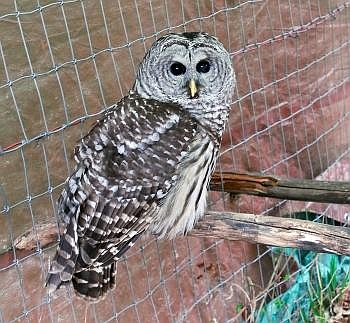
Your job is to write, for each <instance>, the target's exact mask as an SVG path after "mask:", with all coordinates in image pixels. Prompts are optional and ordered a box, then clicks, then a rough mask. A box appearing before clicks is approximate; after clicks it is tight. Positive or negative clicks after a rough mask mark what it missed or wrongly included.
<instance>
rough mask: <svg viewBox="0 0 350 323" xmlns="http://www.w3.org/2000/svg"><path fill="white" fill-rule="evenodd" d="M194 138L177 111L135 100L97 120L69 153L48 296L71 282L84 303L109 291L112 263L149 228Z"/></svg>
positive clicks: (193, 126)
mask: <svg viewBox="0 0 350 323" xmlns="http://www.w3.org/2000/svg"><path fill="white" fill-rule="evenodd" d="M198 135H199V132H198V125H197V123H196V121H195V120H194V119H193V118H192V117H191V116H190V115H189V114H188V113H186V111H183V110H182V109H181V108H180V107H178V106H176V105H172V104H166V103H161V102H157V101H155V100H151V99H144V98H140V97H138V96H136V95H130V96H128V97H126V98H124V99H123V100H122V101H120V102H119V103H118V104H117V105H116V107H115V108H114V109H112V111H110V112H109V113H108V114H106V115H105V117H104V118H103V119H102V120H101V121H99V122H97V123H96V125H95V126H94V127H93V128H92V130H91V131H90V132H89V134H88V135H87V136H85V137H84V138H83V139H82V142H81V144H80V145H79V146H78V147H77V148H76V150H75V159H76V162H77V169H76V171H75V172H74V173H73V175H72V176H71V177H70V178H69V179H68V181H67V184H66V187H65V189H64V190H63V192H62V195H61V197H60V199H59V214H60V216H61V218H62V222H63V223H64V224H65V232H64V234H63V235H62V237H61V241H60V244H59V247H58V251H57V253H56V256H55V258H54V259H53V262H52V265H51V269H50V274H49V277H48V283H47V285H48V286H49V289H50V290H51V291H52V290H55V289H57V288H58V287H59V286H60V285H61V284H65V283H68V282H69V281H70V280H72V278H73V285H74V287H75V288H76V290H77V291H78V293H80V294H82V295H87V296H89V297H91V298H95V296H96V295H97V297H99V296H101V294H103V293H104V292H105V290H107V289H108V288H110V287H112V284H114V276H113V275H112V271H113V268H115V264H114V262H115V260H117V259H118V258H120V257H121V256H122V255H123V253H125V252H126V251H127V250H128V249H129V248H130V247H131V246H132V245H133V244H134V243H135V241H136V239H137V238H138V237H139V236H140V235H141V234H142V233H143V232H144V231H145V230H146V229H147V228H148V226H149V225H150V223H152V220H153V219H154V217H155V215H156V213H157V211H158V209H159V207H160V205H161V203H162V200H163V199H164V198H165V197H166V196H167V194H168V193H169V191H170V190H171V189H172V187H174V186H175V184H176V181H177V174H176V167H177V165H178V164H179V162H180V161H181V160H183V159H185V158H186V155H187V153H188V150H189V145H190V143H191V142H192V141H193V140H194V138H196V137H198ZM101 277H102V278H101ZM96 280H97V282H96ZM104 282H107V284H105V283H104ZM89 285H90V287H91V285H93V288H95V289H94V290H93V292H92V291H91V288H89ZM96 286H97V287H96ZM106 286H107V287H106ZM103 289H105V290H103Z"/></svg>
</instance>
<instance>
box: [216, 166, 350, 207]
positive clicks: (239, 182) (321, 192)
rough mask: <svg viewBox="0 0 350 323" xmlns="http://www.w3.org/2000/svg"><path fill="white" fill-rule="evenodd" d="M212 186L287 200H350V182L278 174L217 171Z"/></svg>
mask: <svg viewBox="0 0 350 323" xmlns="http://www.w3.org/2000/svg"><path fill="white" fill-rule="evenodd" d="M210 189H211V190H213V191H225V192H229V193H235V194H249V195H257V196H264V197H275V198H279V199H286V200H299V201H311V202H321V203H337V204H349V203H350V182H329V181H317V180H309V179H281V178H278V177H274V176H261V175H254V174H241V173H232V172H223V173H214V174H213V176H212V178H211V182H210Z"/></svg>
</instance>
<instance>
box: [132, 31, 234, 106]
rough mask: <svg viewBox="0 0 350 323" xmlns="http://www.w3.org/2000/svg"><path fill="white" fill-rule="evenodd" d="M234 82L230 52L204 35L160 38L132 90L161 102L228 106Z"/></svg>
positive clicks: (194, 33)
mask: <svg viewBox="0 0 350 323" xmlns="http://www.w3.org/2000/svg"><path fill="white" fill-rule="evenodd" d="M234 83H235V77H234V72H233V68H232V64H231V59H230V55H229V53H228V52H227V51H226V49H225V48H224V46H223V45H222V44H221V43H220V42H219V41H218V39H217V38H215V37H213V36H210V35H208V34H206V33H202V32H187V33H182V34H168V35H165V36H163V37H161V38H159V39H158V40H157V41H156V42H155V43H154V44H153V45H152V47H151V48H150V50H149V51H148V53H147V54H146V56H145V58H144V59H143V61H142V62H141V64H140V66H139V69H138V73H137V77H136V81H135V84H134V87H133V90H134V91H136V92H137V93H138V94H139V95H141V96H143V97H146V98H152V99H156V100H158V101H161V102H171V103H177V104H180V105H181V106H184V107H186V106H192V107H193V106H194V105H198V104H200V103H209V102H210V103H212V104H215V103H216V104H225V103H226V104H227V103H228V102H229V101H230V99H231V97H232V91H233V86H234Z"/></svg>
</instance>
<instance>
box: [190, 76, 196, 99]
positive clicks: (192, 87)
mask: <svg viewBox="0 0 350 323" xmlns="http://www.w3.org/2000/svg"><path fill="white" fill-rule="evenodd" d="M188 87H189V90H190V96H191V99H193V98H195V97H196V96H198V89H197V85H196V82H195V80H194V79H191V80H190V82H189V83H188Z"/></svg>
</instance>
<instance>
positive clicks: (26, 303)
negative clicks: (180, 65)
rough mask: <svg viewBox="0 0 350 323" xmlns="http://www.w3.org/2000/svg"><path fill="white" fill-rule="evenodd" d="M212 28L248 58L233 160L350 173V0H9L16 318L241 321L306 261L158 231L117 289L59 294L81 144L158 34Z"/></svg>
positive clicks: (0, 279) (303, 171) (3, 179)
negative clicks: (55, 281)
mask: <svg viewBox="0 0 350 323" xmlns="http://www.w3.org/2000/svg"><path fill="white" fill-rule="evenodd" d="M197 30H201V31H206V32H208V33H210V34H214V35H216V36H217V37H218V38H219V39H220V40H221V41H222V42H223V43H224V45H225V46H226V48H227V49H228V50H229V52H230V53H231V56H232V61H233V65H234V68H235V71H236V74H237V88H236V90H235V95H234V102H233V104H232V112H231V116H230V121H229V123H228V125H227V131H226V133H225V135H224V138H223V143H222V153H221V157H220V160H219V164H218V169H217V170H218V171H224V170H225V171H256V172H263V173H267V174H276V175H281V176H286V177H297V178H323V179H329V180H349V179H350V167H349V164H350V83H349V79H350V1H348V2H346V1H344V0H343V1H336V0H305V1H297V0H264V1H263V0H261V1H259V0H256V1H253V0H251V1H244V0H237V1H236V0H231V1H230V0H216V1H204V0H203V1H202V0H197V1H183V0H175V1H170V0H152V1H146V0H134V1H123V0H120V1H119V0H118V1H117V0H99V1H98V0H90V1H83V0H66V1H63V0H62V1H52V0H37V1H34V0H26V1H19V0H17V1H16V0H4V1H1V4H0V322H59V321H65V322H110V321H117V322H236V321H237V322H240V321H242V320H243V319H244V318H247V317H248V316H249V314H251V315H255V317H257V318H258V316H259V311H261V308H262V306H263V304H265V303H267V302H268V301H269V300H271V299H273V298H274V297H277V296H278V295H279V294H281V293H282V292H283V291H285V290H286V289H288V287H290V284H291V279H292V277H293V276H294V277H295V275H296V274H297V272H298V270H299V269H298V268H297V267H296V266H295V263H293V261H292V260H291V259H290V258H288V257H280V258H279V260H278V261H274V260H272V257H271V250H270V249H269V248H268V247H267V246H261V245H254V244H249V243H245V242H227V241H218V240H213V239H209V238H204V239H198V238H191V237H179V238H177V239H176V240H174V241H157V240H155V239H154V238H152V237H146V238H143V239H141V240H140V241H139V242H138V243H137V244H136V245H135V246H134V247H133V248H132V249H131V250H130V251H129V252H128V253H127V255H126V257H124V258H123V259H122V260H121V261H119V263H118V275H117V288H116V289H115V290H114V291H113V292H112V293H109V294H108V296H107V297H106V298H105V299H104V300H103V301H101V302H99V303H96V304H87V303H85V302H83V301H81V300H80V299H78V298H76V297H75V296H74V293H73V292H72V290H71V289H70V288H67V289H65V288H63V289H61V290H59V291H58V292H57V293H56V294H55V295H52V296H48V295H47V294H46V291H45V288H44V283H45V277H46V274H47V271H48V266H49V260H50V258H52V256H53V254H54V251H55V249H56V245H55V244H52V242H53V241H58V239H59V237H58V233H57V232H58V230H57V220H56V217H57V214H56V201H57V198H58V196H59V194H60V192H61V190H62V185H63V183H64V181H65V179H66V178H67V176H69V174H70V173H71V171H72V168H73V167H74V163H73V159H72V152H73V148H74V146H75V145H76V143H77V142H78V140H79V139H80V138H81V137H82V136H83V135H84V134H85V133H86V132H87V131H88V129H89V128H90V126H91V124H92V123H93V122H94V121H96V119H97V118H98V117H99V116H100V115H101V114H103V113H104V112H105V111H106V109H108V107H110V106H111V105H113V104H114V103H115V102H116V101H118V100H119V99H120V98H122V97H123V96H124V95H125V94H126V93H127V91H128V89H129V88H130V87H131V85H132V83H133V79H134V75H135V71H136V69H137V65H138V63H139V62H140V60H141V59H142V57H143V55H144V54H145V51H146V50H147V48H149V47H150V45H151V44H152V42H153V41H154V40H155V39H157V38H158V37H160V36H161V35H163V34H164V33H168V32H183V31H197ZM210 202H211V203H210V208H211V209H213V210H226V211H239V212H248V213H256V214H261V215H264V214H269V215H278V216H291V214H293V213H294V212H297V211H301V210H304V209H308V210H312V211H315V212H317V214H320V215H321V216H326V217H330V218H333V219H336V220H338V221H340V222H343V223H344V222H346V215H347V214H350V213H348V212H349V210H348V209H347V207H346V206H341V207H340V206H336V205H323V204H317V203H304V202H288V201H279V200H276V199H267V198H258V197H248V196H241V197H235V196H230V195H228V194H224V193H214V192H211V194H210ZM52 228H54V229H52ZM286 277H289V278H286ZM299 301H300V302H302V301H303V299H302V297H301V298H300V300H299ZM282 310H283V309H282ZM293 315H295V316H293ZM297 317H298V313H297V312H296V313H294V314H291V317H290V320H291V321H293V319H296V318H297ZM257 320H258V319H257Z"/></svg>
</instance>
